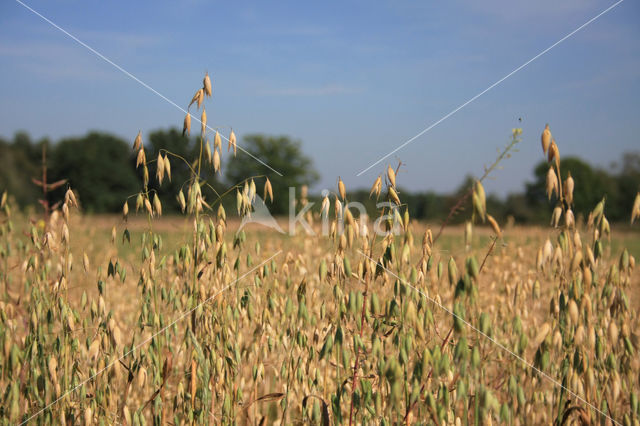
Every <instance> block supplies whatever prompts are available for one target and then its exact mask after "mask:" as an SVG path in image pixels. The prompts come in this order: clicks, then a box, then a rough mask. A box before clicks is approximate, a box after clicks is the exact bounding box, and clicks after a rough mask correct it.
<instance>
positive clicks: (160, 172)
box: [156, 153, 164, 185]
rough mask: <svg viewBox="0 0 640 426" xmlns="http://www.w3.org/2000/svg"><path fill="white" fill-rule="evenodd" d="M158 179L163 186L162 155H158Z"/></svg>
mask: <svg viewBox="0 0 640 426" xmlns="http://www.w3.org/2000/svg"><path fill="white" fill-rule="evenodd" d="M156 170H157V172H156V177H157V178H158V183H159V184H160V185H162V180H163V179H164V158H162V154H160V153H159V154H158V158H157V159H156Z"/></svg>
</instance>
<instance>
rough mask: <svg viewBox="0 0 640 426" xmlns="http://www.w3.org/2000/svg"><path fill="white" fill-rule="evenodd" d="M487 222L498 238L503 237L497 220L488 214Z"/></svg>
mask: <svg viewBox="0 0 640 426" xmlns="http://www.w3.org/2000/svg"><path fill="white" fill-rule="evenodd" d="M487 220H488V221H489V225H491V229H493V232H495V233H496V236H497V237H498V238H499V237H501V236H502V231H501V230H500V226H499V225H498V222H496V220H495V219H494V218H493V216H491V215H490V214H487Z"/></svg>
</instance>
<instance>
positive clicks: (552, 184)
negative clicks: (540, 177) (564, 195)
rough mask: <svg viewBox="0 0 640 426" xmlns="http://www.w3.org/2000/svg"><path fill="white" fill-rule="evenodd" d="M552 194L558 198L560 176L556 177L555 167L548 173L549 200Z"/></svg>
mask: <svg viewBox="0 0 640 426" xmlns="http://www.w3.org/2000/svg"><path fill="white" fill-rule="evenodd" d="M552 194H555V195H556V197H557V196H558V176H556V172H555V171H554V170H553V167H549V171H548V172H547V196H548V198H549V200H550V199H551V195H552Z"/></svg>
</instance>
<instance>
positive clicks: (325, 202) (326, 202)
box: [320, 195, 331, 216]
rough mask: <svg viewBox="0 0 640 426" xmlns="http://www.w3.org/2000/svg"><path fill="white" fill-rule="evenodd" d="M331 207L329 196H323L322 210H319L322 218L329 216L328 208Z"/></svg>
mask: <svg viewBox="0 0 640 426" xmlns="http://www.w3.org/2000/svg"><path fill="white" fill-rule="evenodd" d="M330 207H331V202H330V201H329V196H328V195H325V197H324V198H323V199H322V208H321V209H320V214H321V215H324V216H329V208H330Z"/></svg>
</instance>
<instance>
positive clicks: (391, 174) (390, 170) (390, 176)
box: [387, 166, 396, 188]
mask: <svg viewBox="0 0 640 426" xmlns="http://www.w3.org/2000/svg"><path fill="white" fill-rule="evenodd" d="M387 179H389V182H390V183H391V186H393V187H394V188H395V187H396V172H395V171H394V170H393V168H392V167H391V166H387Z"/></svg>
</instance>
